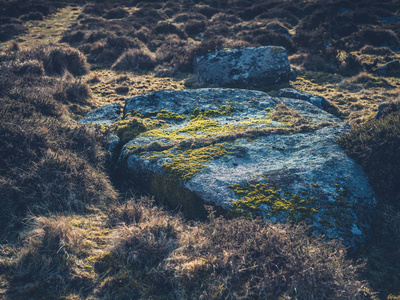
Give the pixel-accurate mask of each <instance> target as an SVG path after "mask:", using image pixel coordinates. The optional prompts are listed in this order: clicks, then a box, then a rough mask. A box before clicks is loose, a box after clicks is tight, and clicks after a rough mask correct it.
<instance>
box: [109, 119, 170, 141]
mask: <svg viewBox="0 0 400 300" xmlns="http://www.w3.org/2000/svg"><path fill="white" fill-rule="evenodd" d="M164 124H165V122H164V121H162V120H152V119H148V118H146V119H142V118H140V117H137V113H134V114H130V115H128V116H127V117H126V118H125V119H123V120H120V121H118V122H116V123H114V124H113V125H111V126H110V127H109V130H110V132H111V133H114V134H116V135H118V137H119V138H120V140H121V143H126V142H128V141H130V140H132V139H133V138H135V137H137V136H138V135H139V134H141V133H143V132H146V131H148V130H151V129H154V128H156V127H160V126H162V125H164Z"/></svg>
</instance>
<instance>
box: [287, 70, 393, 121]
mask: <svg viewBox="0 0 400 300" xmlns="http://www.w3.org/2000/svg"><path fill="white" fill-rule="evenodd" d="M292 86H293V87H295V88H297V89H299V90H302V91H306V92H309V93H314V94H317V95H320V96H323V97H325V98H326V99H327V100H328V101H329V102H330V103H332V104H333V105H335V106H336V107H338V108H339V113H340V117H341V118H342V119H343V120H344V121H346V122H348V123H349V124H350V125H357V124H362V123H364V122H365V121H367V120H368V119H370V118H373V117H374V116H375V115H376V113H377V112H378V106H379V104H381V103H384V102H388V101H389V100H391V99H395V98H396V97H397V95H399V92H400V78H395V77H388V78H384V77H380V76H376V75H372V74H368V73H362V74H359V75H355V76H353V77H343V76H341V75H339V74H329V73H322V72H310V71H307V72H305V73H304V74H299V76H298V77H297V79H296V81H294V82H292Z"/></svg>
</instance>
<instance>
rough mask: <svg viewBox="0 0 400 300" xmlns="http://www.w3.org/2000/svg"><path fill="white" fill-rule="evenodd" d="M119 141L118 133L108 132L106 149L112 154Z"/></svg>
mask: <svg viewBox="0 0 400 300" xmlns="http://www.w3.org/2000/svg"><path fill="white" fill-rule="evenodd" d="M119 142H120V138H119V137H118V135H116V134H110V135H109V136H108V139H107V146H108V151H110V152H111V153H112V154H114V152H115V149H116V148H117V146H118V144H119Z"/></svg>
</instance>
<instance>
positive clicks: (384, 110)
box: [375, 101, 400, 120]
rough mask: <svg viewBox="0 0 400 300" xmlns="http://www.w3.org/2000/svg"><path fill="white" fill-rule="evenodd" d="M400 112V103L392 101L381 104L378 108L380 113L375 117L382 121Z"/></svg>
mask: <svg viewBox="0 0 400 300" xmlns="http://www.w3.org/2000/svg"><path fill="white" fill-rule="evenodd" d="M399 110H400V102H398V101H392V102H385V103H381V104H380V105H379V107H378V113H377V114H376V115H375V119H378V120H379V119H382V118H384V117H385V116H387V115H390V114H393V113H395V112H398V111H399Z"/></svg>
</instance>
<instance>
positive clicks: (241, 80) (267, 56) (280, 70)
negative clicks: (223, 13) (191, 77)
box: [194, 46, 292, 88]
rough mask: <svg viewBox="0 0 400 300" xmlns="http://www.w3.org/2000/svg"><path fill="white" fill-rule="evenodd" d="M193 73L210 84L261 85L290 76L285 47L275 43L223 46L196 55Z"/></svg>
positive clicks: (232, 85)
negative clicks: (258, 45)
mask: <svg viewBox="0 0 400 300" xmlns="http://www.w3.org/2000/svg"><path fill="white" fill-rule="evenodd" d="M194 73H195V74H196V75H197V76H198V78H199V81H200V82H201V83H202V84H205V85H208V86H212V87H235V88H260V87H265V86H268V85H273V84H276V83H281V82H287V81H289V78H291V75H292V74H291V72H290V64H289V60H288V57H287V52H286V50H285V48H283V47H278V46H268V47H248V48H242V49H226V50H219V51H214V52H211V53H209V54H207V55H205V56H200V57H196V59H195V61H194Z"/></svg>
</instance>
